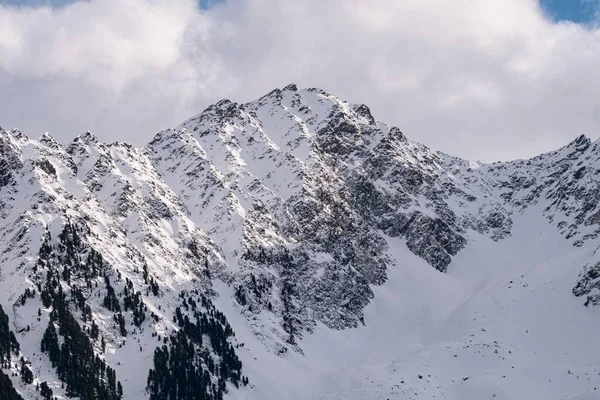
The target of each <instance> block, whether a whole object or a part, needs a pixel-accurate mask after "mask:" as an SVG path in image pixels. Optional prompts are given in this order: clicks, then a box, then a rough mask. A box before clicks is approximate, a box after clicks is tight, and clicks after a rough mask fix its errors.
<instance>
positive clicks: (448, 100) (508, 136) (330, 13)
mask: <svg viewBox="0 0 600 400" xmlns="http://www.w3.org/2000/svg"><path fill="white" fill-rule="evenodd" d="M3 1H4V2H5V3H6V2H8V1H9V0H3ZM10 1H11V2H13V3H15V2H16V0H10ZM552 1H558V2H560V0H544V2H545V3H548V2H552ZM572 1H573V3H577V1H576V0H572ZM1 2H2V0H0V3H1ZM213 2H214V0H213V1H210V3H213ZM25 3H29V4H34V3H37V6H36V7H24V6H20V7H15V6H14V5H8V4H5V5H0V126H3V127H7V128H8V127H18V128H20V129H21V130H22V131H24V132H25V133H26V134H28V135H30V136H38V135H41V134H42V133H43V132H46V131H48V132H50V133H51V134H52V135H54V136H55V137H56V138H57V139H59V140H60V141H69V140H71V139H72V138H73V137H74V136H76V135H77V134H79V133H81V132H84V131H86V130H91V131H93V132H94V133H96V134H97V135H98V136H99V137H100V138H102V139H103V140H106V141H114V140H127V141H130V142H133V143H134V144H136V145H142V144H145V143H146V142H148V141H150V140H151V138H152V136H153V135H154V134H155V133H156V132H158V131H159V130H161V129H164V128H167V127H172V126H175V125H178V124H179V123H180V122H182V121H183V120H185V119H186V118H188V117H190V116H192V115H194V114H196V113H198V112H200V111H202V110H203V109H204V108H205V107H206V106H208V105H209V104H211V103H213V102H215V101H218V100H219V99H221V98H230V99H231V100H233V101H237V102H246V101H250V100H253V99H254V98H256V97H258V96H261V95H263V94H265V93H267V92H269V91H270V90H271V89H273V88H275V87H283V86H285V85H287V84H288V83H290V82H295V83H296V84H298V85H299V86H302V87H313V86H316V87H321V88H323V89H325V90H327V91H329V92H332V93H334V94H336V95H337V96H339V97H341V98H342V99H345V100H348V101H350V102H356V103H365V104H367V105H368V106H369V107H370V108H371V111H372V113H373V114H374V116H375V118H377V119H379V120H382V121H385V122H388V123H391V124H393V125H396V126H398V127H399V128H400V129H401V130H402V131H403V132H404V133H405V134H406V135H407V136H408V137H410V138H412V139H414V140H417V141H420V142H422V143H425V144H427V145H429V146H430V147H433V148H436V149H439V150H443V151H446V152H449V153H452V154H456V155H459V156H463V157H466V158H470V159H480V160H484V161H495V160H502V159H514V158H522V157H528V156H533V155H536V154H538V153H540V152H543V151H547V150H550V149H553V148H556V147H560V146H562V145H564V144H566V143H568V142H569V141H571V140H573V139H574V138H575V137H577V136H578V135H581V134H585V135H588V136H590V137H591V138H593V139H596V138H597V137H598V136H599V135H600V30H599V29H597V28H596V27H595V26H596V25H594V23H593V21H591V22H590V21H587V23H580V24H577V23H573V22H566V21H560V18H556V15H552V13H551V12H548V11H547V8H544V7H542V5H540V3H539V1H538V0H485V1H474V0H402V1H399V0H369V1H364V0H294V1H291V0H229V1H227V2H224V3H219V4H218V5H213V6H211V7H202V8H201V7H199V6H198V1H194V0H88V1H81V2H74V3H72V2H68V4H66V5H65V4H64V3H65V1H57V0H54V1H51V2H49V1H42V0H38V1H37V2H35V1H34V0H30V1H27V0H25ZM40 3H41V4H51V3H52V4H53V5H54V7H51V6H48V5H46V6H43V7H40V6H39V4H40ZM59 3H63V5H62V6H57V5H59ZM205 4H207V3H205ZM586 4H588V5H591V4H592V3H591V2H590V0H587V2H586ZM584 22H586V21H584Z"/></svg>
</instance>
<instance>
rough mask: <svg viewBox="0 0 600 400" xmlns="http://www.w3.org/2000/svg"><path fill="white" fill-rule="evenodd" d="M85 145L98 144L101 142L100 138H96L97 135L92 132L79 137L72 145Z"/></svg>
mask: <svg viewBox="0 0 600 400" xmlns="http://www.w3.org/2000/svg"><path fill="white" fill-rule="evenodd" d="M77 142H79V143H83V144H86V145H90V144H96V143H98V142H99V140H98V138H97V137H96V135H94V134H93V133H92V132H90V131H87V132H85V133H83V134H81V135H77V137H76V138H75V139H73V142H72V143H77Z"/></svg>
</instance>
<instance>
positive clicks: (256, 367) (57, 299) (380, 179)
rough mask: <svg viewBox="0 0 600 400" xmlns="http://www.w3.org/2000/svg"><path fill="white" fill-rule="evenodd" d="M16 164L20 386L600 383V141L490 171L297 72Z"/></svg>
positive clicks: (6, 352) (337, 389)
mask: <svg viewBox="0 0 600 400" xmlns="http://www.w3.org/2000/svg"><path fill="white" fill-rule="evenodd" d="M0 155H1V157H0V215H1V222H0V289H1V290H0V305H1V306H2V310H1V311H0V363H1V364H2V367H3V368H2V369H0V371H1V373H0V397H2V396H4V397H2V398H3V399H4V398H7V399H19V398H22V399H25V400H29V399H38V398H51V397H57V398H66V397H76V398H81V399H119V398H123V399H144V398H150V399H204V398H206V399H221V398H231V399H290V400H296V399H298V400H300V399H328V400H333V399H340V400H341V399H351V400H356V399H361V400H362V399H365V400H366V399H369V400H371V399H433V398H435V399H457V400H458V399H461V400H464V399H467V400H468V399H486V398H490V399H491V398H496V399H531V398H539V399H565V398H569V399H579V400H584V399H590V398H600V391H599V390H597V389H598V388H599V387H600V347H599V346H597V338H596V336H597V333H598V332H600V311H598V309H597V307H595V306H596V305H598V304H600V250H598V246H599V245H600V239H599V235H600V206H599V205H598V203H599V200H600V142H595V143H592V142H591V141H590V140H589V139H588V138H586V137H583V136H581V137H579V138H577V139H576V140H574V141H573V142H572V143H570V144H568V145H567V146H565V147H563V148H561V149H558V150H556V151H554V152H550V153H547V154H543V155H540V156H538V157H535V158H533V159H530V160H519V161H511V162H501V163H493V164H484V163H480V162H471V161H466V160H462V159H460V158H457V157H453V156H450V155H447V154H444V153H441V152H438V151H435V150H432V149H430V148H428V147H426V146H424V145H421V144H419V143H416V142H412V141H410V140H409V139H408V138H407V137H405V136H404V134H403V133H402V132H401V131H400V130H399V129H398V128H396V127H392V126H389V125H386V124H385V123H382V122H378V121H376V120H375V118H374V117H373V116H372V114H371V112H370V110H369V108H368V107H367V106H365V105H355V104H348V103H347V102H345V101H342V100H340V99H339V98H337V97H336V96H334V95H332V94H330V93H327V92H325V91H323V90H320V89H306V90H299V89H298V88H297V87H296V86H295V85H293V84H292V85H289V86H287V87H285V88H284V89H276V90H274V91H272V92H271V93H269V94H267V95H265V96H263V97H261V98H260V99H258V100H256V101H253V102H250V103H247V104H237V103H233V102H231V101H228V100H222V101H220V102H218V103H217V104H215V105H212V106H210V107H209V108H207V109H206V110H205V111H203V112H202V113H201V114H199V115H197V116H195V117H193V118H191V119H189V120H187V121H185V122H184V123H183V124H181V125H180V126H179V127H177V128H174V129H170V130H166V131H163V132H160V133H158V134H157V135H156V136H155V137H154V138H153V139H152V140H151V141H150V143H149V144H148V145H147V146H145V147H144V148H136V147H133V146H131V145H129V144H127V143H111V144H108V143H103V142H101V141H100V140H99V139H98V138H96V137H95V136H94V135H92V134H91V133H89V132H88V133H86V134H83V135H80V136H78V137H77V138H75V139H74V140H73V141H72V142H71V143H69V144H66V145H62V144H59V143H57V141H56V140H55V139H54V138H53V137H51V136H50V135H47V134H45V135H43V136H42V137H41V138H39V139H31V138H28V137H27V136H25V135H24V134H23V133H21V132H19V131H17V130H3V129H0ZM50 392H52V394H51V395H50ZM19 396H20V397H19Z"/></svg>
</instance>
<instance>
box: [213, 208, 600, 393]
mask: <svg viewBox="0 0 600 400" xmlns="http://www.w3.org/2000/svg"><path fill="white" fill-rule="evenodd" d="M470 239H471V241H470V245H469V246H468V247H467V248H466V249H465V250H464V251H463V252H461V253H460V254H459V256H458V257H456V259H455V260H454V261H453V263H452V264H451V267H450V269H449V272H448V273H447V274H441V273H439V272H437V271H435V270H434V269H432V268H430V267H429V268H428V266H427V265H426V264H425V263H424V262H423V261H422V260H421V259H419V258H418V257H416V256H414V255H413V254H412V253H410V252H409V251H408V249H407V248H406V246H405V245H404V243H402V242H401V241H399V240H398V239H393V238H388V242H389V245H390V252H391V254H392V255H393V257H394V258H395V259H396V260H397V263H396V264H395V266H394V267H393V268H391V269H390V270H389V271H388V281H387V282H386V283H385V284H384V285H383V286H381V287H376V288H374V291H375V298H374V300H373V301H372V302H371V303H370V304H369V305H368V306H367V308H366V310H365V323H366V326H363V327H360V328H356V329H348V330H344V331H332V330H330V329H327V328H326V327H324V326H322V325H320V326H319V327H318V328H317V329H316V331H315V333H314V334H312V335H310V336H308V337H306V338H305V339H304V340H303V341H302V346H303V350H304V356H300V355H298V354H288V355H286V357H276V356H274V355H273V354H272V353H270V352H268V351H265V346H264V345H263V343H262V342H261V341H260V340H257V337H256V335H255V334H254V333H253V332H251V331H249V330H248V324H247V322H246V320H245V319H243V318H238V319H232V317H233V316H235V315H236V312H235V310H236V308H235V305H234V303H233V302H232V301H231V300H230V299H229V298H228V293H229V292H230V290H229V288H228V287H226V286H225V285H222V284H221V285H220V286H217V289H218V292H219V293H220V299H219V303H218V304H219V307H220V308H221V309H223V310H225V312H226V314H227V315H228V316H230V317H229V318H230V322H231V324H232V326H233V327H234V330H235V331H236V333H237V334H238V338H239V339H240V340H241V341H242V342H244V343H245V349H246V352H243V353H242V360H243V362H244V365H249V368H248V370H247V372H248V375H249V377H250V379H251V382H252V385H253V386H254V387H253V388H252V390H247V389H245V390H242V391H239V392H238V391H236V392H232V393H231V396H230V398H232V399H286V400H296V399H298V400H300V399H327V400H342V399H347V400H367V399H369V400H375V399H434V398H435V399H446V400H470V399H472V400H479V399H488V398H489V399H493V398H494V399H506V400H518V399H523V400H525V399H532V398H536V399H556V400H558V399H600V349H599V348H598V346H597V334H598V332H599V329H600V319H599V317H600V313H599V312H598V310H592V309H587V308H585V307H582V305H581V302H580V301H579V300H578V299H576V298H575V297H574V296H573V295H572V294H571V288H572V286H573V282H574V281H575V279H576V277H577V274H578V273H579V270H580V268H581V265H582V263H583V262H584V261H585V260H587V258H589V256H590V250H589V249H579V248H575V247H573V246H572V245H571V244H570V243H569V242H568V241H567V240H565V239H564V238H563V237H562V236H561V235H559V234H558V233H557V232H556V231H553V230H551V229H548V222H547V221H546V220H545V219H544V218H543V217H542V216H541V215H540V214H539V213H538V212H537V210H533V209H532V210H530V211H528V212H526V213H525V214H524V215H522V216H521V218H520V219H517V220H516V224H515V227H514V230H513V235H512V237H511V238H509V239H507V240H506V241H501V242H494V241H492V240H490V239H488V238H486V237H483V236H481V235H478V234H474V237H472V238H470ZM265 329H268V328H267V327H265ZM419 375H421V376H422V378H419Z"/></svg>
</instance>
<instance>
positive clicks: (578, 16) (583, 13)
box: [541, 0, 600, 24]
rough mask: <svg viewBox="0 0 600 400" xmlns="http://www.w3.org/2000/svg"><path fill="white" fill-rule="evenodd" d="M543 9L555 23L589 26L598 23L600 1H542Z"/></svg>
mask: <svg viewBox="0 0 600 400" xmlns="http://www.w3.org/2000/svg"><path fill="white" fill-rule="evenodd" d="M541 4H542V7H543V8H544V10H546V12H547V13H548V15H549V16H550V17H551V18H552V19H554V20H555V21H571V22H575V23H578V24H589V23H592V22H594V21H597V18H598V10H599V9H600V1H599V0H541Z"/></svg>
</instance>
